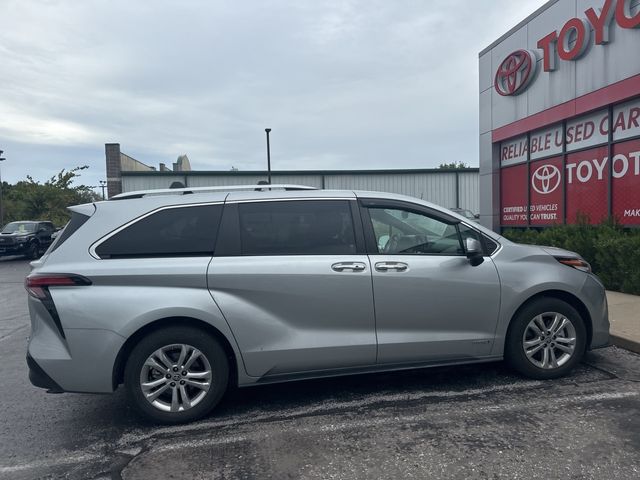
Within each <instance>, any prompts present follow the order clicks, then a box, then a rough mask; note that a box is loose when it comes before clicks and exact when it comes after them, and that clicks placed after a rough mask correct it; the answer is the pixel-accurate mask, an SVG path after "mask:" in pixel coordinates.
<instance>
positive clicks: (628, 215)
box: [611, 140, 640, 225]
mask: <svg viewBox="0 0 640 480" xmlns="http://www.w3.org/2000/svg"><path fill="white" fill-rule="evenodd" d="M611 167H612V169H613V170H612V175H613V195H612V198H611V201H612V204H611V206H612V213H613V216H614V217H616V218H617V219H618V221H619V222H620V223H622V224H623V225H640V140H631V141H629V142H623V143H618V144H616V145H614V146H613V163H612V165H611Z"/></svg>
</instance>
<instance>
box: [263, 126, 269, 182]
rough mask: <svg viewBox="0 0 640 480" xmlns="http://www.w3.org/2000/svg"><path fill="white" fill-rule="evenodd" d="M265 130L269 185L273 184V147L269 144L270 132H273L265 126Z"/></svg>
mask: <svg viewBox="0 0 640 480" xmlns="http://www.w3.org/2000/svg"><path fill="white" fill-rule="evenodd" d="M264 131H265V132H267V179H268V182H269V185H271V147H270V145H269V132H271V129H270V128H265V129H264Z"/></svg>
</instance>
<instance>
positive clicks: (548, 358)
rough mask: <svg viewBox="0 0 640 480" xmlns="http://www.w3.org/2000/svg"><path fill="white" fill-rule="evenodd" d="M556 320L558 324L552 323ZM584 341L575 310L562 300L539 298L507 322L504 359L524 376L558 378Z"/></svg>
mask: <svg viewBox="0 0 640 480" xmlns="http://www.w3.org/2000/svg"><path fill="white" fill-rule="evenodd" d="M556 319H557V322H558V323H557V324H554V322H555V321H556ZM540 322H542V323H540ZM567 322H568V323H567ZM532 325H533V326H532ZM543 325H544V326H545V329H543V328H542V326H543ZM562 325H565V326H564V327H562ZM554 326H555V328H556V329H557V330H556V333H555V336H554V332H553V331H552V329H553V327H554ZM558 327H562V328H558ZM571 339H574V341H571ZM525 342H526V343H527V345H526V349H527V352H525ZM586 343H587V332H586V328H585V325H584V320H583V319H582V317H581V316H580V314H579V313H578V312H577V311H576V309H575V308H573V307H572V306H571V305H569V304H568V303H566V302H563V301H562V300H558V299H556V298H544V297H543V298H540V299H537V300H535V301H533V302H531V303H529V304H528V305H526V306H525V307H524V308H522V309H521V310H520V311H519V312H518V313H517V314H516V316H515V317H514V318H513V320H512V321H511V324H510V325H509V330H508V331H507V338H506V341H505V360H506V361H507V363H508V364H509V365H510V366H511V367H512V368H513V369H514V370H516V371H518V372H519V373H521V374H523V375H525V376H527V377H530V378H535V379H538V380H545V379H550V378H558V377H562V376H564V375H566V374H567V373H569V372H570V371H571V370H572V369H573V368H574V367H575V366H576V365H577V364H578V363H579V362H580V360H581V359H582V356H583V355H584V352H585V349H586ZM572 348H573V351H572V352H570V350H571V349H572ZM545 351H546V353H545ZM554 360H555V364H554Z"/></svg>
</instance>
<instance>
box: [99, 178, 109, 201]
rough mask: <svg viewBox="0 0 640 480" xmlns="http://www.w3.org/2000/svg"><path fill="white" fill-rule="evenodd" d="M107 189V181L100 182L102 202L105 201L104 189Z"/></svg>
mask: <svg viewBox="0 0 640 480" xmlns="http://www.w3.org/2000/svg"><path fill="white" fill-rule="evenodd" d="M106 187H107V181H106V180H100V188H101V189H102V200H106V198H105V196H104V189H105V188H106Z"/></svg>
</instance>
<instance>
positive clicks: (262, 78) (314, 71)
mask: <svg viewBox="0 0 640 480" xmlns="http://www.w3.org/2000/svg"><path fill="white" fill-rule="evenodd" d="M543 3H544V2H543V0H529V1H522V2H511V1H508V0H496V1H491V0H485V1H466V2H463V1H444V0H439V1H429V2H418V1H410V0H401V1H396V2H389V1H379V0H373V1H356V0H341V1H323V2H297V1H293V0H292V1H276V0H269V1H257V0H255V1H248V2H231V1H205V0H184V1H181V2H175V1H168V0H158V1H154V2H129V1H124V0H117V1H107V0H88V1H84V2H75V1H70V0H69V1H66V0H65V1H63V0H59V1H55V0H49V1H30V2H24V1H20V0H7V1H4V2H2V3H1V4H0V16H1V17H2V18H3V28H2V29H0V56H1V57H2V58H3V68H2V82H0V100H1V101H0V115H1V117H0V118H2V122H0V148H2V149H4V150H5V156H6V157H7V159H8V161H7V162H3V165H2V168H3V172H2V173H3V178H5V179H6V180H9V181H16V180H19V179H21V178H24V176H25V175H26V173H29V172H31V171H33V172H42V173H43V175H44V176H50V175H52V174H54V173H55V172H56V171H58V170H60V169H61V168H72V167H73V166H75V165H80V164H89V165H91V169H90V170H89V171H88V173H87V174H86V176H87V178H88V182H89V183H93V184H97V180H98V179H100V178H103V177H104V143H107V142H119V143H121V145H122V149H123V151H125V152H126V153H128V154H130V155H131V156H133V157H135V158H139V159H140V160H141V161H144V162H145V163H148V164H157V163H158V162H161V161H162V162H166V163H170V162H172V161H173V160H175V158H176V157H177V156H178V155H179V154H182V153H186V154H188V155H189V158H190V159H191V163H192V166H193V168H195V169H222V170H228V169H229V168H230V167H231V165H234V166H236V167H239V168H240V169H241V170H249V169H260V168H264V162H265V160H264V157H265V153H264V152H265V139H264V128H265V127H271V128H272V129H273V132H272V134H271V138H272V153H273V167H274V168H275V169H284V168H287V169H294V168H295V169H305V168H308V169H321V168H345V169H349V168H420V167H432V166H437V165H438V164H439V163H441V162H442V161H449V160H450V159H453V158H455V159H457V160H462V161H465V162H467V163H470V164H477V158H478V146H477V144H478V134H477V130H478V123H477V122H478V120H477V119H478V91H477V85H478V82H477V69H478V65H477V64H478V56H477V54H478V52H479V51H480V50H481V49H482V48H483V47H485V46H486V45H487V44H489V43H490V42H491V41H492V40H494V39H495V38H497V37H498V36H499V35H501V34H502V33H504V32H505V31H506V30H508V29H509V28H510V27H511V26H513V25H514V24H516V23H517V22H518V21H519V20H521V19H522V18H524V17H525V16H526V15H527V14H529V13H531V12H532V11H533V10H534V9H535V8H537V7H538V6H540V5H541V4H543ZM43 178H44V177H43Z"/></svg>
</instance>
